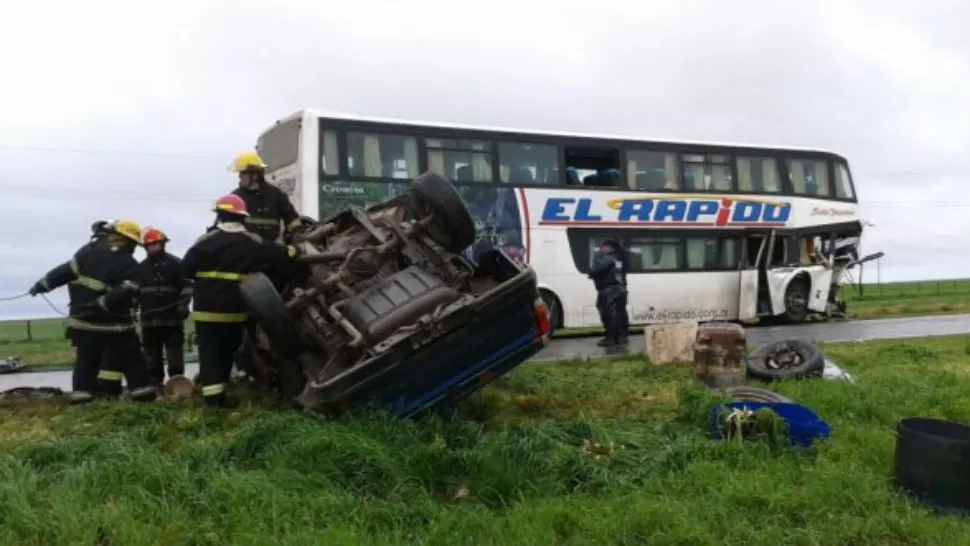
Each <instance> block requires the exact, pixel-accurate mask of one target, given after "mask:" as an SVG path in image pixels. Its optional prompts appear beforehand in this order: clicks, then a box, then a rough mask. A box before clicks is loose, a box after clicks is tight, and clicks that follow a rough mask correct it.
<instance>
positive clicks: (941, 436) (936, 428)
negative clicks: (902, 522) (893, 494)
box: [893, 417, 970, 515]
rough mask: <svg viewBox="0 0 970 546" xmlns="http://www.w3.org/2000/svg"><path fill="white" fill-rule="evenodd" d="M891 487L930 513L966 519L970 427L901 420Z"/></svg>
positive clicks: (969, 511)
mask: <svg viewBox="0 0 970 546" xmlns="http://www.w3.org/2000/svg"><path fill="white" fill-rule="evenodd" d="M893 485H895V486H896V487H898V488H899V489H901V490H902V491H903V492H905V493H906V494H907V495H909V496H910V497H911V498H912V499H913V500H915V501H916V502H918V503H920V504H922V505H923V506H924V507H926V508H929V509H931V510H934V511H937V512H940V513H944V514H958V515H970V427H966V426H963V425H961V424H958V423H953V422H950V421H942V420H939V419H928V418H922V417H911V418H907V419H901V420H900V421H899V423H898V424H897V425H896V456H895V463H894V467H893Z"/></svg>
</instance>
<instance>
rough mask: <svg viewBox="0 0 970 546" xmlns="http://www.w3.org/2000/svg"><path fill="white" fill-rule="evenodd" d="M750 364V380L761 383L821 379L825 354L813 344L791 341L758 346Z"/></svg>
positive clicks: (751, 355) (750, 358)
mask: <svg viewBox="0 0 970 546" xmlns="http://www.w3.org/2000/svg"><path fill="white" fill-rule="evenodd" d="M747 364H748V366H747V368H748V377H751V378H754V379H760V380H762V381H774V380H776V379H801V378H804V377H821V376H822V372H823V371H825V355H824V354H823V353H822V350H821V349H819V348H818V346H817V345H815V344H814V343H809V342H807V341H801V340H798V339H792V340H788V341H776V342H773V343H766V344H764V345H761V346H760V347H756V348H755V350H754V351H751V354H750V355H748V362H747Z"/></svg>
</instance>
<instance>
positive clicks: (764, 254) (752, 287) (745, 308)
mask: <svg viewBox="0 0 970 546" xmlns="http://www.w3.org/2000/svg"><path fill="white" fill-rule="evenodd" d="M774 238H775V232H774V231H771V232H768V233H749V234H746V235H745V237H744V247H743V248H742V252H741V263H740V264H739V270H740V271H739V274H738V320H750V319H753V318H757V317H758V316H760V315H764V314H771V301H770V298H769V296H768V268H767V263H768V252H769V250H770V249H771V246H772V243H773V242H774ZM766 305H767V308H766V307H765V306H766Z"/></svg>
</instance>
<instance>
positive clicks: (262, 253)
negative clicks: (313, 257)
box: [182, 194, 298, 406]
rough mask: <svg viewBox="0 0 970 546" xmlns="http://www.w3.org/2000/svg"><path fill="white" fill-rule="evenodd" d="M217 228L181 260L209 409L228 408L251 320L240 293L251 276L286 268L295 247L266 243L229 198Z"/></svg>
mask: <svg viewBox="0 0 970 546" xmlns="http://www.w3.org/2000/svg"><path fill="white" fill-rule="evenodd" d="M213 212H215V213H216V224H215V228H216V229H213V230H210V231H209V232H207V233H206V234H205V235H203V236H202V237H200V238H199V239H198V240H197V241H196V242H195V244H193V245H192V247H191V248H189V250H188V252H186V253H185V257H184V258H182V273H183V275H184V277H185V278H186V279H191V280H192V284H193V286H192V300H193V304H192V319H193V320H194V321H195V334H196V339H197V341H198V347H199V380H200V382H201V383H202V397H203V400H204V402H205V404H206V405H207V406H226V405H228V400H227V399H226V388H227V387H228V385H229V377H230V374H231V373H232V366H233V363H234V357H235V354H236V351H237V349H239V346H240V344H241V343H242V339H243V333H244V332H245V330H246V321H247V320H248V318H249V316H248V313H247V308H246V304H245V302H244V301H243V299H242V295H241V294H240V293H239V283H240V281H242V280H244V279H246V277H248V276H249V275H251V274H253V273H256V272H260V271H266V270H268V269H272V268H274V267H278V266H280V265H284V264H286V263H287V262H288V261H289V259H290V258H293V257H295V256H296V255H297V253H298V252H297V249H296V248H295V247H291V246H287V247H284V246H283V245H279V244H276V243H273V242H267V241H265V240H263V239H261V238H260V237H258V236H257V235H254V234H252V233H250V232H249V231H248V230H247V229H246V225H245V224H244V223H243V222H244V221H245V219H246V218H247V217H248V212H247V211H246V203H245V202H243V200H242V199H240V198H239V196H237V195H233V194H230V195H226V196H224V197H222V198H220V199H219V200H218V201H216V206H215V208H214V209H213Z"/></svg>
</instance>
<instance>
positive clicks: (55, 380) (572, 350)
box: [0, 314, 970, 391]
mask: <svg viewBox="0 0 970 546" xmlns="http://www.w3.org/2000/svg"><path fill="white" fill-rule="evenodd" d="M958 334H970V314H965V315H944V316H933V317H915V318H898V319H880V320H864V321H845V322H827V323H814V324H803V325H799V326H777V327H755V328H748V329H747V338H748V346H757V345H761V344H763V343H768V342H771V341H779V340H784V339H801V340H805V341H811V342H822V341H824V342H830V343H832V342H851V341H868V340H874V339H904V338H912V337H928V336H945V335H958ZM596 341H597V338H577V339H555V340H553V341H552V342H551V343H550V344H549V346H547V347H546V348H545V349H544V350H543V351H542V352H541V353H539V354H538V355H536V356H535V357H534V358H533V359H532V362H543V361H545V362H549V361H555V360H567V359H596V358H600V357H604V356H613V355H622V354H636V353H643V352H644V348H645V347H644V339H643V335H642V334H641V335H637V336H631V337H630V343H629V345H627V346H625V347H623V348H613V349H603V348H601V347H597V346H596ZM198 369H199V367H198V365H197V364H194V363H192V364H188V365H186V375H188V376H189V377H192V376H194V375H195V374H196V373H198ZM15 387H56V388H60V389H62V390H65V391H67V390H70V388H71V373H70V372H65V371H57V372H37V373H14V374H6V375H0V390H6V389H11V388H15Z"/></svg>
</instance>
